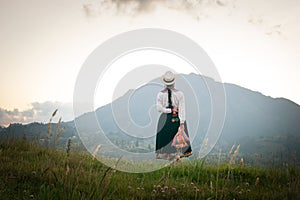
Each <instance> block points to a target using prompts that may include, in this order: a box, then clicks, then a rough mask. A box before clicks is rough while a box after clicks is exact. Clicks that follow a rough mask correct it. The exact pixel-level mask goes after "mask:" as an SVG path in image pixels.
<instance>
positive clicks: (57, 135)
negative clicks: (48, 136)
mask: <svg viewBox="0 0 300 200" xmlns="http://www.w3.org/2000/svg"><path fill="white" fill-rule="evenodd" d="M60 124H61V117H60V118H59V120H58V123H57V124H56V135H55V139H54V147H55V146H56V142H57V141H58V139H59V138H60V136H61V134H62V132H64V130H65V129H64V128H60Z"/></svg>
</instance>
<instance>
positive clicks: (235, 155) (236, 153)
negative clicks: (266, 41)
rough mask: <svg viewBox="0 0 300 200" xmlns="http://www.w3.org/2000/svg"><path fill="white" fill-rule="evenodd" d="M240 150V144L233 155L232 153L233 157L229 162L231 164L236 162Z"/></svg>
mask: <svg viewBox="0 0 300 200" xmlns="http://www.w3.org/2000/svg"><path fill="white" fill-rule="evenodd" d="M239 150H240V145H238V146H237V147H236V149H235V151H234V153H233V155H232V157H231V159H230V162H229V164H230V165H232V164H234V161H235V158H236V157H237V155H238V153H239Z"/></svg>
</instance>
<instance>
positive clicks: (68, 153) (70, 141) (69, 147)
mask: <svg viewBox="0 0 300 200" xmlns="http://www.w3.org/2000/svg"><path fill="white" fill-rule="evenodd" d="M71 143H72V139H71V138H69V139H68V143H67V157H69V156H70V150H71Z"/></svg>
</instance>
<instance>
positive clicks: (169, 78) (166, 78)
mask: <svg viewBox="0 0 300 200" xmlns="http://www.w3.org/2000/svg"><path fill="white" fill-rule="evenodd" d="M162 81H163V82H164V84H165V85H173V84H174V83H175V74H174V73H173V72H171V71H167V72H166V73H165V74H164V75H163V76H162Z"/></svg>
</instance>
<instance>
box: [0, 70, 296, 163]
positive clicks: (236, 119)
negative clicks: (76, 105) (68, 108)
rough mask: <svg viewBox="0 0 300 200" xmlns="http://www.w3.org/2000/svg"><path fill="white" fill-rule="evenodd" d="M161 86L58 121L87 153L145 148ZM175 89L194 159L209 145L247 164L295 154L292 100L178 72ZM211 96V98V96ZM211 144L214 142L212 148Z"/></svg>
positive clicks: (151, 142) (283, 159)
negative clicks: (236, 148) (234, 149)
mask: <svg viewBox="0 0 300 200" xmlns="http://www.w3.org/2000/svg"><path fill="white" fill-rule="evenodd" d="M162 87H163V86H162V85H161V83H160V80H159V79H155V80H153V81H151V82H149V83H148V84H146V85H143V86H142V87H139V88H137V89H136V90H129V91H128V92H127V93H126V94H125V95H124V96H122V97H120V98H119V99H117V100H115V101H114V102H113V103H111V104H108V105H105V106H103V107H100V108H98V109H97V110H96V111H95V112H89V113H85V114H83V115H81V116H79V117H77V118H76V119H75V120H74V121H70V122H65V123H63V126H64V127H65V130H66V132H67V134H66V133H63V134H62V135H65V136H64V137H67V136H71V135H77V133H76V131H75V124H76V129H77V131H78V135H79V136H80V139H81V141H82V142H83V144H84V145H85V146H86V148H87V149H88V150H89V151H91V152H92V151H93V150H94V149H95V148H96V146H97V145H99V144H101V145H102V146H101V149H102V151H107V152H108V154H109V155H111V156H113V157H117V156H120V155H123V152H122V151H123V150H126V151H130V152H133V153H135V152H143V153H147V152H151V151H153V149H154V144H155V133H156V125H157V121H158V118H159V113H158V112H157V111H156V107H155V102H156V95H157V93H158V91H160V90H161V89H162ZM176 88H178V89H179V90H182V91H183V92H184V94H185V101H186V113H187V122H188V131H189V134H190V138H191V139H192V140H193V143H192V146H193V150H194V156H195V157H196V156H197V153H195V152H199V151H200V152H203V151H205V148H212V147H214V149H213V150H214V151H213V152H218V150H219V149H221V150H222V151H223V153H224V154H227V153H228V151H229V149H230V147H231V146H232V145H234V144H236V145H238V144H240V153H239V155H240V156H243V157H244V158H247V160H248V162H254V161H257V162H263V161H262V160H264V162H268V160H272V161H276V162H277V163H280V164H282V162H289V161H291V160H292V159H293V158H295V156H298V155H299V152H300V145H299V144H300V123H299V119H300V106H299V105H297V104H296V103H294V102H292V101H290V100H288V99H284V98H272V97H268V96H265V95H263V94H261V93H259V92H255V91H251V90H249V89H246V88H243V87H240V86H238V85H234V84H229V83H224V84H221V83H219V82H216V81H214V80H213V79H211V78H208V77H204V76H200V75H196V74H189V75H179V76H178V80H177V82H176ZM218 88H224V92H225V96H226V99H225V101H223V99H222V94H221V93H218V92H216V91H217V89H218ZM211 96H214V97H215V99H213V100H212V98H211ZM222 105H224V108H225V111H226V112H225V113H222V112H219V113H218V112H216V111H218V110H220V111H222V109H221V108H219V107H222ZM223 116H224V117H225V118H224V126H223V129H222V131H221V132H220V134H219V133H218V132H216V131H215V132H214V130H217V129H215V128H216V127H214V126H216V125H215V124H214V123H213V122H212V120H211V119H218V120H220V123H221V122H222V120H221V119H222V117H223ZM34 126H37V124H36V123H33V124H29V125H23V126H21V125H18V127H19V128H20V127H22V128H20V130H18V131H16V130H15V131H14V132H15V133H16V132H18V133H19V134H23V133H24V132H28V130H31V132H32V131H33V129H32V128H33V127H34ZM39 126H40V128H36V129H35V130H34V131H33V132H41V131H42V130H43V133H44V134H45V133H46V130H47V129H46V128H47V125H41V124H40V125H39ZM43 126H45V127H44V128H42V127H43ZM100 127H101V128H100ZM12 129H16V128H13V125H11V126H10V127H8V128H6V129H3V130H2V131H1V132H0V136H1V133H2V136H3V132H6V133H8V131H10V133H12V132H13V130H12ZM102 133H104V134H102ZM212 136H214V137H212ZM219 136H220V137H219ZM218 137H219V139H218ZM207 138H209V140H208V139H207ZM211 138H212V140H211ZM217 139H218V140H217ZM207 140H208V141H207ZM215 142H217V144H216V145H215V146H214V143H215ZM206 143H208V147H206V146H205V145H207V144H206ZM209 145H211V146H209ZM116 147H118V148H116ZM120 149H121V150H120ZM150 156H153V155H152V154H151V155H150Z"/></svg>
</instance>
